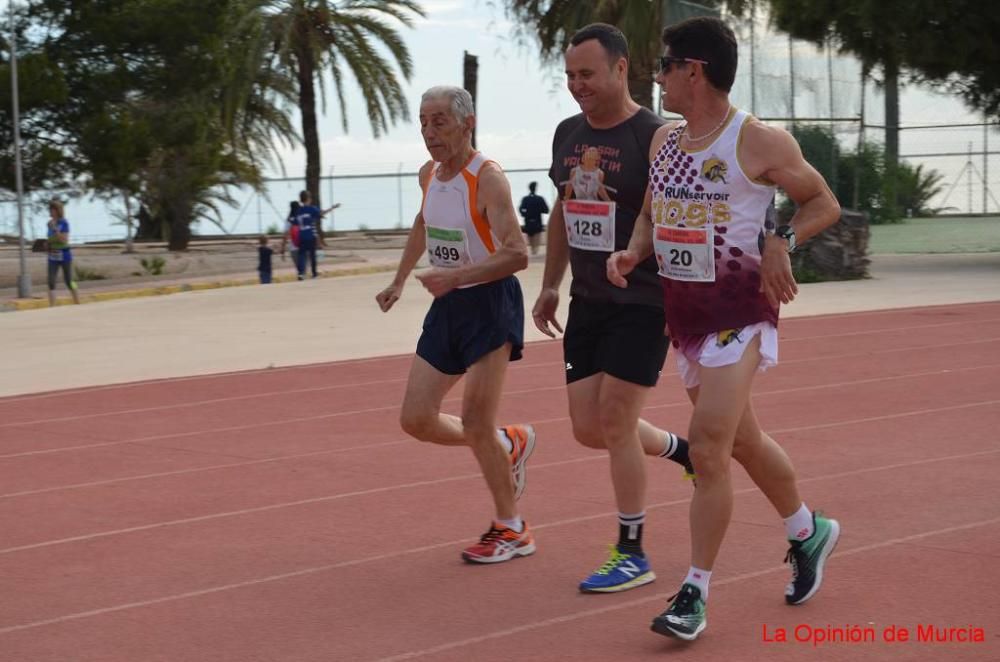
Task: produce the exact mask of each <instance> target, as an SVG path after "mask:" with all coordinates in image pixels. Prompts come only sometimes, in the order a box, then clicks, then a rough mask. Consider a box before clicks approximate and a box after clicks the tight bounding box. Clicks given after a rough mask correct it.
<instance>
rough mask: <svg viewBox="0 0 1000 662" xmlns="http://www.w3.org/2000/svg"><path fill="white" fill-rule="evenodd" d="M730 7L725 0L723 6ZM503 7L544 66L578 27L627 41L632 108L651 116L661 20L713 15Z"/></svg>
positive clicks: (641, 8) (640, 5) (602, 7)
mask: <svg viewBox="0 0 1000 662" xmlns="http://www.w3.org/2000/svg"><path fill="white" fill-rule="evenodd" d="M734 1H735V0H729V3H733V2H734ZM742 1H747V0H742ZM504 4H505V6H506V8H507V12H508V14H509V15H510V16H511V18H513V19H514V20H515V21H516V22H518V23H519V24H520V25H521V26H522V28H521V29H522V31H527V32H528V33H529V34H531V35H532V36H534V37H535V38H537V40H538V44H539V46H540V50H541V56H542V61H543V62H545V63H546V64H558V63H560V62H561V60H562V56H563V53H564V52H565V50H566V49H567V48H568V47H569V40H570V38H571V37H572V36H573V33H574V32H576V31H577V30H579V29H580V28H582V27H583V26H585V25H588V24H590V23H610V24H611V25H614V26H616V27H617V28H618V29H619V30H621V31H622V32H623V33H624V34H625V38H626V39H628V46H629V70H628V90H629V94H631V95H632V98H633V99H634V100H635V102H636V103H638V104H639V105H642V106H645V107H646V108H649V109H650V110H655V108H653V76H654V75H655V74H656V63H657V59H658V58H659V56H660V51H661V50H662V49H663V46H662V44H661V43H660V31H661V30H662V29H663V25H664V19H665V18H668V19H676V20H680V19H681V18H687V17H688V16H693V15H695V14H697V13H716V12H715V11H714V9H712V8H711V7H710V8H707V9H705V10H704V11H702V10H697V9H696V8H694V5H691V4H690V3H689V4H687V5H686V6H685V7H684V8H681V7H680V6H679V3H677V2H674V1H673V0H668V1H667V2H664V1H663V0H595V1H592V2H579V1H577V0H551V1H549V2H546V1H544V0H504ZM701 4H703V5H711V6H712V7H715V6H717V5H720V4H723V0H701ZM664 9H666V14H665V13H664Z"/></svg>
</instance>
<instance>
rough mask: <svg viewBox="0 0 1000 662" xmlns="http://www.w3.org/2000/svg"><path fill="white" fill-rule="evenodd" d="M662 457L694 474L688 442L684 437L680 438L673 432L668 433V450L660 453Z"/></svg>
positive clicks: (665, 449)
mask: <svg viewBox="0 0 1000 662" xmlns="http://www.w3.org/2000/svg"><path fill="white" fill-rule="evenodd" d="M660 457H665V458H667V459H668V460H673V461H674V462H676V463H677V464H679V465H681V466H682V467H684V468H685V469H687V470H688V471H689V472H692V473H693V471H692V468H691V460H690V458H688V441H687V439H685V438H684V437H680V436H678V435H676V434H674V433H673V432H668V433H667V444H666V448H664V449H663V452H662V453H660Z"/></svg>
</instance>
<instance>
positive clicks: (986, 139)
mask: <svg viewBox="0 0 1000 662" xmlns="http://www.w3.org/2000/svg"><path fill="white" fill-rule="evenodd" d="M989 152H990V125H989V118H984V123H983V214H986V213H987V210H986V196H987V195H989V192H990V157H989Z"/></svg>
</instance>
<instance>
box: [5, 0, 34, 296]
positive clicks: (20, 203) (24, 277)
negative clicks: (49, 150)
mask: <svg viewBox="0 0 1000 662" xmlns="http://www.w3.org/2000/svg"><path fill="white" fill-rule="evenodd" d="M16 40H17V36H16V34H15V32H14V3H13V2H12V3H11V4H10V85H11V101H12V104H11V105H12V106H13V109H12V111H13V113H12V114H13V120H14V178H15V179H16V180H17V232H18V237H19V241H18V244H19V248H18V258H19V260H20V272H19V273H18V275H17V296H18V297H19V298H21V299H27V298H28V297H30V296H31V274H30V273H28V261H27V257H26V256H25V250H24V248H25V246H24V243H25V242H24V200H23V198H24V180H23V176H22V174H21V109H20V106H19V101H20V100H19V98H18V94H17V46H16V44H15V41H16Z"/></svg>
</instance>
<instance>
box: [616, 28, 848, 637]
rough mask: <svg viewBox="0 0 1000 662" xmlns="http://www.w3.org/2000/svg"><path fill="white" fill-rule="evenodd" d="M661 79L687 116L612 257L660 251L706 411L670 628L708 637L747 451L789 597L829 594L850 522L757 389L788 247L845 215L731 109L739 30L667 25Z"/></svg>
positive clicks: (782, 143) (687, 379)
mask: <svg viewBox="0 0 1000 662" xmlns="http://www.w3.org/2000/svg"><path fill="white" fill-rule="evenodd" d="M663 43H664V46H665V49H664V54H663V57H662V58H661V59H660V60H661V61H660V71H659V73H658V74H657V77H656V81H657V83H658V84H659V85H660V86H661V87H662V89H663V107H664V108H665V109H666V110H668V111H670V112H674V113H678V114H680V115H682V116H683V117H684V120H685V121H684V122H682V123H680V124H675V125H666V126H664V127H662V128H661V129H659V130H658V131H657V133H656V135H655V136H654V138H653V141H652V145H651V148H650V162H651V165H650V171H649V180H648V188H647V191H646V200H645V203H644V207H643V211H642V212H641V214H640V216H639V218H638V219H637V220H636V223H635V229H634V231H633V234H632V239H631V241H630V242H629V246H628V248H627V249H626V250H624V251H618V252H616V253H614V254H612V255H611V257H609V258H608V263H607V275H608V279H609V280H610V281H611V282H612V283H615V284H616V285H618V286H620V287H625V286H627V281H626V280H625V276H626V275H628V274H629V273H631V272H632V270H633V269H634V268H635V265H637V264H639V263H640V262H641V260H643V259H645V258H647V257H648V256H649V255H651V254H655V255H656V262H657V266H658V269H659V274H660V280H661V283H662V285H663V292H664V305H665V309H666V317H667V326H668V328H669V331H670V336H671V338H672V339H673V342H674V345H675V347H677V350H678V351H677V362H678V366H679V368H680V373H681V377H682V379H683V381H684V385H685V387H687V389H688V394H689V397H690V399H691V401H692V402H693V403H694V414H693V415H692V418H691V428H690V433H689V438H690V449H691V459H692V461H693V463H694V469H695V472H696V474H697V475H698V484H697V487H696V489H695V493H694V497H693V498H692V501H691V514H690V517H691V567H690V569H689V571H688V575H687V577H686V578H685V579H684V582H683V584H682V585H681V588H680V591H679V592H678V594H677V595H676V596H674V598H672V603H671V604H670V605H669V608H668V609H667V610H666V611H665V612H663V613H662V614H660V615H659V616H657V617H656V618H655V619H654V620H653V624H652V629H653V630H654V631H655V632H658V633H660V634H665V635H670V636H676V637H680V638H682V639H688V640H691V639H695V638H696V637H697V636H698V635H699V634H700V633H701V632H702V631H703V630H704V629H705V626H706V624H707V620H706V618H705V606H706V600H707V598H708V589H709V580H710V578H711V574H712V567H713V565H714V563H715V559H716V557H717V555H718V553H719V548H720V547H721V545H722V540H723V537H724V536H725V533H726V528H727V527H728V525H729V520H730V517H731V515H732V508H733V486H732V478H731V475H730V461H729V459H730V457H735V458H736V459H737V461H739V462H740V464H742V465H743V467H744V468H745V469H746V470H747V473H748V474H749V475H750V477H751V478H752V479H753V481H754V482H755V483H756V484H757V486H758V487H759V488H760V489H761V491H762V492H763V493H764V494H765V495H766V496H767V497H768V499H769V500H770V501H771V503H772V504H773V505H774V507H775V509H776V510H777V511H778V513H779V514H780V515H781V517H782V518H783V519H784V522H785V530H786V534H787V537H788V539H789V544H790V549H789V552H788V557H787V558H788V559H789V560H790V561H791V563H792V581H791V582H790V583H789V584H788V586H787V587H786V589H785V600H786V602H787V603H789V604H801V603H803V602H805V601H806V600H808V599H810V598H811V597H812V596H813V595H814V594H815V593H816V591H817V590H818V589H819V587H820V584H821V583H822V579H823V568H824V564H825V561H826V558H827V557H828V556H829V555H830V553H831V552H832V551H833V548H834V546H835V545H836V543H837V539H838V537H839V532H840V527H839V524H838V523H837V521H836V520H833V519H830V518H827V517H823V516H822V515H819V514H817V513H813V512H812V511H810V510H809V508H808V507H806V505H805V504H804V503H803V501H802V499H801V497H800V496H799V492H798V488H797V485H796V480H795V471H794V468H793V467H792V464H791V462H790V460H789V459H788V456H787V455H786V454H785V452H784V451H783V450H782V449H781V447H780V446H778V445H777V443H775V441H774V440H773V439H771V437H769V436H768V435H767V434H765V433H764V432H763V431H761V429H760V426H759V424H758V422H757V418H756V415H755V414H754V411H753V406H752V404H751V401H750V391H751V386H752V383H753V378H754V375H755V374H756V373H757V372H759V371H762V370H765V369H767V368H768V367H770V366H773V365H775V364H776V363H777V360H778V335H777V322H778V306H779V304H780V303H787V302H789V301H791V300H792V298H793V297H794V296H795V294H796V293H797V287H796V285H795V280H794V278H793V277H792V271H791V264H790V261H789V258H788V253H789V252H790V251H791V250H793V249H794V248H795V245H796V243H795V242H796V238H798V241H799V242H802V241H805V240H807V239H809V238H810V237H812V236H813V235H815V234H817V233H818V232H821V231H822V230H823V229H825V228H826V227H828V226H830V225H832V224H834V223H836V222H837V219H838V216H839V206H838V204H837V201H836V198H834V196H833V193H831V191H830V189H829V188H828V187H827V185H826V183H825V182H824V181H823V178H822V177H821V176H820V175H819V173H817V172H816V170H815V169H813V167H812V166H810V165H809V164H808V163H806V161H805V160H804V159H803V157H802V152H801V151H800V150H799V147H798V144H797V143H796V142H795V139H794V138H793V137H792V136H791V135H790V134H789V133H787V132H786V131H783V130H781V129H776V128H773V127H769V126H766V125H764V124H762V123H761V122H758V121H757V120H756V119H755V118H753V117H751V116H749V115H747V114H746V113H745V112H743V111H740V110H737V109H735V108H733V107H732V105H731V104H730V102H729V90H730V88H731V87H732V84H733V80H734V78H735V75H736V63H737V49H736V39H735V37H734V35H733V32H732V30H730V29H729V27H727V26H726V25H725V24H724V23H723V22H722V21H720V20H719V19H715V18H704V17H702V18H695V19H690V20H687V21H684V22H682V23H679V24H677V25H674V26H670V27H668V28H666V29H665V30H664V32H663ZM779 186H780V187H781V188H782V189H784V191H785V193H787V195H788V196H789V197H790V198H791V199H792V200H793V201H795V202H796V203H797V205H798V211H797V212H796V213H795V216H794V217H793V218H792V221H791V223H790V224H789V225H787V226H781V227H779V228H777V229H776V230H775V232H774V233H771V234H768V233H766V232H765V218H766V217H767V214H768V208H769V206H770V205H771V201H772V199H773V197H774V189H775V187H779Z"/></svg>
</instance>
